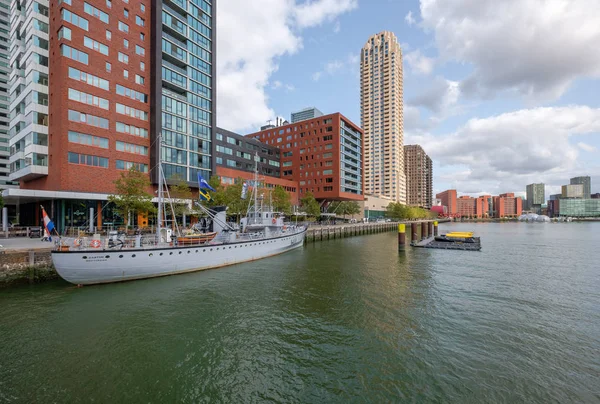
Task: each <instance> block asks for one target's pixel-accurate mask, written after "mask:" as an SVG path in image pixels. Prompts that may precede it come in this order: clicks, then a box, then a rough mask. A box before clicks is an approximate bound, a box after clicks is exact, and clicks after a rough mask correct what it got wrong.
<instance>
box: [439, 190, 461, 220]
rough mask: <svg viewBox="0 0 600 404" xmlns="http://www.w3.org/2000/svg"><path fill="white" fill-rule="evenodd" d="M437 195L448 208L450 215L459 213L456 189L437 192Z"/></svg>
mask: <svg viewBox="0 0 600 404" xmlns="http://www.w3.org/2000/svg"><path fill="white" fill-rule="evenodd" d="M435 197H436V198H437V199H439V200H441V202H442V206H446V207H447V208H448V215H455V214H457V213H458V206H457V202H456V199H457V198H456V189H449V190H447V191H444V192H441V193H439V194H436V195H435Z"/></svg>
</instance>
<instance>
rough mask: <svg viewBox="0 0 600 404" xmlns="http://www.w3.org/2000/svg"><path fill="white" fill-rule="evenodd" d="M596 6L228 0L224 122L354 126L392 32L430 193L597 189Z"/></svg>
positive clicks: (221, 17)
mask: <svg viewBox="0 0 600 404" xmlns="http://www.w3.org/2000/svg"><path fill="white" fill-rule="evenodd" d="M599 15H600V1H598V0H502V1H498V0H253V1H247V0H220V1H218V2H217V124H218V126H220V127H223V128H225V129H229V130H233V131H236V132H238V133H241V134H246V133H251V132H254V131H256V130H258V128H259V127H260V126H261V125H264V124H266V123H267V121H268V120H270V119H274V118H275V116H283V117H285V118H286V119H288V120H289V119H290V113H291V112H292V111H296V110H299V109H302V108H304V107H308V106H315V107H317V108H319V109H320V110H321V111H323V112H324V113H333V112H341V113H342V114H344V115H345V116H347V117H348V118H349V119H351V120H352V121H353V122H355V123H357V124H359V125H360V78H359V69H360V65H359V55H360V50H361V48H362V46H363V45H364V44H365V43H366V41H367V39H368V38H369V37H370V36H371V35H374V34H376V33H379V32H381V31H391V32H394V33H395V34H396V36H397V37H398V41H399V42H400V43H401V47H402V53H403V68H404V143H405V144H420V145H421V146H422V147H423V148H424V149H425V151H426V152H427V153H428V154H429V156H430V157H431V158H432V160H433V170H434V181H433V188H434V189H433V191H434V194H435V193H437V192H441V191H443V190H446V189H457V190H458V193H459V195H473V196H475V195H480V194H494V195H497V194H499V193H504V192H515V193H516V194H518V195H524V193H525V186H526V185H527V184H530V183H534V182H536V183H538V182H543V183H545V184H546V195H547V196H548V195H551V194H555V193H560V186H561V185H563V184H568V183H569V178H571V177H574V176H579V175H589V176H591V177H592V192H600V23H599V19H598V18H599V17H598V16H599Z"/></svg>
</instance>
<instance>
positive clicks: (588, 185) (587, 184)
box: [569, 176, 592, 199]
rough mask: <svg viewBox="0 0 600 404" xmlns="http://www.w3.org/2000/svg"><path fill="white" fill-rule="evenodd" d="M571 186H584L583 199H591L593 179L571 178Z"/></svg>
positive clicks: (587, 177)
mask: <svg viewBox="0 0 600 404" xmlns="http://www.w3.org/2000/svg"><path fill="white" fill-rule="evenodd" d="M569 183H570V184H571V185H578V184H580V185H583V198H584V199H590V196H591V195H592V179H591V178H590V177H589V176H583V177H574V178H571V180H570V182H569Z"/></svg>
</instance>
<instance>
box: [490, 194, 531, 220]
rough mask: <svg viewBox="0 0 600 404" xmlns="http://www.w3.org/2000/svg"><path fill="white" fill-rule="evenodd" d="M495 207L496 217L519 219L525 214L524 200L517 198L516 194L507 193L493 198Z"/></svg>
mask: <svg viewBox="0 0 600 404" xmlns="http://www.w3.org/2000/svg"><path fill="white" fill-rule="evenodd" d="M492 199H493V205H494V217H496V218H503V217H519V216H521V214H522V213H523V199H522V198H519V197H515V194H514V193H512V192H510V193H505V194H500V195H499V196H494V197H492Z"/></svg>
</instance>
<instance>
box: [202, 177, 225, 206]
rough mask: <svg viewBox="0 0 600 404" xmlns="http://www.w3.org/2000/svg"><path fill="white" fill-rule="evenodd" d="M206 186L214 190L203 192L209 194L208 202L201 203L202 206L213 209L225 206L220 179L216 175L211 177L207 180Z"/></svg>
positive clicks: (223, 189)
mask: <svg viewBox="0 0 600 404" xmlns="http://www.w3.org/2000/svg"><path fill="white" fill-rule="evenodd" d="M208 185H210V186H211V187H213V188H214V189H215V190H214V191H211V190H205V191H208V193H209V194H210V201H204V200H203V201H202V204H203V205H204V206H206V207H214V206H226V205H227V200H226V196H225V187H224V186H223V184H221V177H219V176H218V175H213V176H212V177H210V179H209V180H208Z"/></svg>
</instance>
